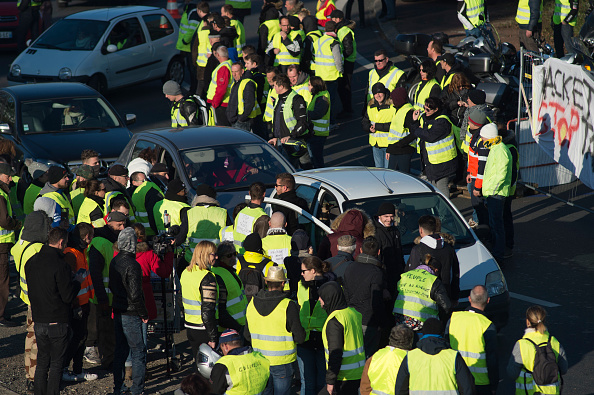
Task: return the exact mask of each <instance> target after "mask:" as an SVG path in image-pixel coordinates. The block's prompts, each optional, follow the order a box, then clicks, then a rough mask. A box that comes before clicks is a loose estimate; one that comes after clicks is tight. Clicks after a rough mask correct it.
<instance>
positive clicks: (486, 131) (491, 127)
mask: <svg viewBox="0 0 594 395" xmlns="http://www.w3.org/2000/svg"><path fill="white" fill-rule="evenodd" d="M497 136H499V130H497V125H495V124H494V123H490V124H487V125H485V126H483V127H482V128H481V137H482V138H484V139H489V140H490V139H494V138H495V137H497Z"/></svg>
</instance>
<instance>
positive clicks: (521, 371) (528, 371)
mask: <svg viewBox="0 0 594 395" xmlns="http://www.w3.org/2000/svg"><path fill="white" fill-rule="evenodd" d="M546 318H547V311H546V310H545V309H544V308H543V307H542V306H537V305H536V306H531V307H529V308H528V310H526V330H525V331H524V336H523V337H522V338H521V339H520V340H518V341H517V342H516V344H515V345H514V349H513V350H512V355H511V357H510V359H509V362H508V364H507V375H508V376H509V378H511V379H512V380H515V381H516V394H517V395H520V394H521V395H532V394H560V393H561V376H562V375H564V374H565V373H567V369H568V364H567V356H566V355H565V350H564V349H563V346H562V345H561V344H560V343H559V340H557V339H556V338H555V337H554V336H551V334H550V333H549V331H548V330H547V327H546V325H545V322H546ZM548 342H550V347H551V349H552V350H553V353H554V354H555V360H556V361H557V367H558V368H559V374H558V375H557V380H554V382H552V383H548V384H546V385H544V384H541V385H539V384H537V383H536V382H535V380H534V378H533V377H532V371H533V370H534V358H535V355H536V347H537V346H540V347H544V346H545V345H546V344H547V343H548Z"/></svg>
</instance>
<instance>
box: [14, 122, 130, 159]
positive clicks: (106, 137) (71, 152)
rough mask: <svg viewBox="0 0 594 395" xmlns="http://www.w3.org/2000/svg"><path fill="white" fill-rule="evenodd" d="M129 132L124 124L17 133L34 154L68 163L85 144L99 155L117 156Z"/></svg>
mask: <svg viewBox="0 0 594 395" xmlns="http://www.w3.org/2000/svg"><path fill="white" fill-rule="evenodd" d="M131 136H132V133H131V132H130V131H129V130H128V129H127V128H124V127H120V128H113V129H109V130H107V131H105V132H103V131H99V130H97V131H89V130H87V131H84V132H56V133H39V134H29V135H21V140H22V144H23V145H24V146H25V147H26V148H27V150H28V151H29V152H30V153H31V155H33V156H35V157H36V158H50V159H52V160H54V161H56V162H59V163H68V162H69V161H71V160H77V159H80V153H81V152H82V151H83V150H84V149H87V148H93V149H94V150H95V151H97V152H99V154H100V155H101V157H102V158H114V157H117V156H118V155H119V154H120V152H122V150H123V149H124V147H125V146H126V144H127V143H128V141H130V137H131ZM89 144H91V145H92V146H91V145H89Z"/></svg>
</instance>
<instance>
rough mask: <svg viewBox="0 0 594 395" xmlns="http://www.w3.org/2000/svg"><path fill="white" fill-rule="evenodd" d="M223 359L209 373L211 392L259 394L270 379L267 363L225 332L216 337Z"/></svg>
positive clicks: (240, 394) (234, 331) (229, 331)
mask: <svg viewBox="0 0 594 395" xmlns="http://www.w3.org/2000/svg"><path fill="white" fill-rule="evenodd" d="M219 345H220V347H221V351H222V352H223V357H222V358H221V359H219V360H218V361H217V363H215V365H214V366H213V368H212V372H211V373H210V381H211V383H212V385H211V388H210V390H211V393H213V394H228V395H244V394H261V393H263V392H264V390H265V389H266V384H267V383H268V377H269V376H270V362H268V360H267V359H266V358H264V356H262V354H261V353H259V352H257V351H254V350H253V349H252V348H251V347H250V346H243V347H242V346H241V336H239V333H237V331H236V330H233V329H227V330H226V331H224V332H223V333H222V334H221V337H220V338H219Z"/></svg>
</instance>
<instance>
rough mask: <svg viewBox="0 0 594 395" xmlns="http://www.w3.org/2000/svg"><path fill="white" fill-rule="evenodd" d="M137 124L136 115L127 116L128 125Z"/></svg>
mask: <svg viewBox="0 0 594 395" xmlns="http://www.w3.org/2000/svg"><path fill="white" fill-rule="evenodd" d="M133 123H136V114H126V125H132V124H133Z"/></svg>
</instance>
